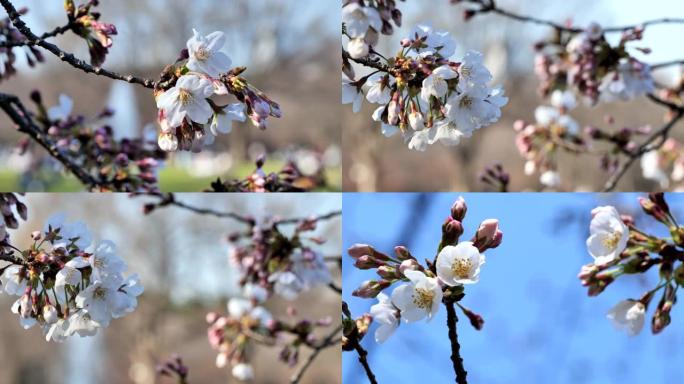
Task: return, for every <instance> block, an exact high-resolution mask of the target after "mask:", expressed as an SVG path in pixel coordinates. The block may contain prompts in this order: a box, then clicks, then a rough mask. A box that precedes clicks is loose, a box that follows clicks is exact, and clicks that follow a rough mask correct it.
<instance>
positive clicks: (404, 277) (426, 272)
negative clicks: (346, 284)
mask: <svg viewBox="0 0 684 384" xmlns="http://www.w3.org/2000/svg"><path fill="white" fill-rule="evenodd" d="M466 211H467V206H466V203H465V201H464V200H463V198H459V199H458V200H457V201H456V202H455V203H454V204H453V206H452V208H451V213H450V215H449V217H447V219H446V220H445V222H444V224H443V225H442V240H441V242H440V244H439V247H438V249H437V253H438V254H437V257H436V258H435V260H434V261H432V262H431V261H429V260H426V266H423V265H421V264H420V262H419V261H418V259H417V258H416V257H414V256H413V255H412V254H411V253H410V252H409V250H408V249H406V247H403V246H397V247H395V248H394V253H395V256H390V255H387V254H385V253H382V252H380V251H378V250H376V249H375V248H373V247H371V246H370V245H367V244H355V245H353V246H352V247H351V248H349V250H348V253H349V255H350V256H351V257H352V258H354V260H355V262H354V266H355V267H356V268H359V269H362V270H371V269H372V270H375V272H376V273H377V274H378V276H380V279H379V280H369V281H366V282H364V283H363V284H362V285H361V287H359V288H358V289H356V290H355V291H354V292H353V293H352V294H353V295H354V296H358V297H362V298H377V299H378V303H377V304H375V305H373V306H372V307H371V308H370V315H371V317H372V318H373V321H375V322H376V323H379V324H380V327H379V328H378V329H377V330H376V331H375V340H376V341H377V342H378V343H382V342H384V341H385V340H387V338H388V337H390V336H391V335H392V334H393V333H394V331H395V330H396V328H397V327H398V326H399V324H400V322H401V321H403V322H405V323H411V322H415V321H419V320H422V319H424V318H426V317H427V318H428V319H431V318H432V317H433V316H434V315H435V314H436V313H437V312H438V310H439V308H440V305H441V304H442V302H445V303H456V304H458V306H459V308H460V309H461V310H462V311H463V313H464V315H466V317H467V318H468V319H469V320H470V322H471V324H472V325H473V326H474V327H475V328H476V329H478V330H479V329H481V328H482V327H483V325H484V320H483V319H482V317H481V316H480V315H478V314H476V313H475V312H473V311H471V310H469V309H468V308H466V307H465V306H463V305H461V304H460V303H459V301H461V300H462V299H463V297H464V296H465V292H464V285H466V284H475V283H477V282H478V281H479V279H480V268H481V266H482V265H483V264H484V262H485V256H484V254H483V253H484V252H485V251H487V250H489V249H494V248H496V247H498V246H499V245H500V244H501V242H502V240H503V233H502V232H501V230H500V229H499V222H498V220H496V219H487V220H485V221H483V222H482V223H481V224H480V226H479V227H478V229H477V231H476V233H475V235H474V236H473V237H472V239H471V240H470V241H459V240H460V238H461V236H462V235H463V233H464V228H463V220H464V219H465V216H466ZM394 284H397V285H399V286H397V287H396V288H394V290H393V291H392V293H391V295H389V296H388V295H387V294H385V293H383V292H382V291H383V290H385V289H387V288H389V287H391V286H392V285H394Z"/></svg>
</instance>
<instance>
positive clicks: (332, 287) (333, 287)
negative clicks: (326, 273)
mask: <svg viewBox="0 0 684 384" xmlns="http://www.w3.org/2000/svg"><path fill="white" fill-rule="evenodd" d="M328 288H330V289H332V290H333V291H335V292H337V293H339V294H340V295H341V294H342V288H340V287H339V286H337V284H335V283H330V284H328Z"/></svg>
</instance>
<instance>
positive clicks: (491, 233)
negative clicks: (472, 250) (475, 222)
mask: <svg viewBox="0 0 684 384" xmlns="http://www.w3.org/2000/svg"><path fill="white" fill-rule="evenodd" d="M502 240H503V233H502V232H501V231H500V230H499V220H497V219H487V220H485V221H483V222H482V224H480V227H479V228H478V229H477V232H476V233H475V237H473V240H472V242H473V244H474V245H475V246H476V247H477V248H478V249H479V250H480V252H484V251H485V250H487V249H489V248H496V247H498V246H499V245H500V244H501V241H502Z"/></svg>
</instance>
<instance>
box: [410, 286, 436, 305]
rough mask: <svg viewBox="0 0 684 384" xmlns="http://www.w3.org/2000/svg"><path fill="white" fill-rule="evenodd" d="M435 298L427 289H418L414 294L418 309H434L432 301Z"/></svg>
mask: <svg viewBox="0 0 684 384" xmlns="http://www.w3.org/2000/svg"><path fill="white" fill-rule="evenodd" d="M434 298H435V293H434V292H432V290H429V289H426V288H416V290H415V292H414V293H413V304H415V305H416V306H417V307H418V308H422V309H430V308H432V301H433V299H434Z"/></svg>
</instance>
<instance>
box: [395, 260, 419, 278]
mask: <svg viewBox="0 0 684 384" xmlns="http://www.w3.org/2000/svg"><path fill="white" fill-rule="evenodd" d="M421 269H422V267H421V266H420V264H418V262H417V261H416V259H409V260H404V261H402V262H401V264H400V265H399V272H400V273H401V275H402V276H404V272H406V271H409V270H410V271H420V270H421Z"/></svg>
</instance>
